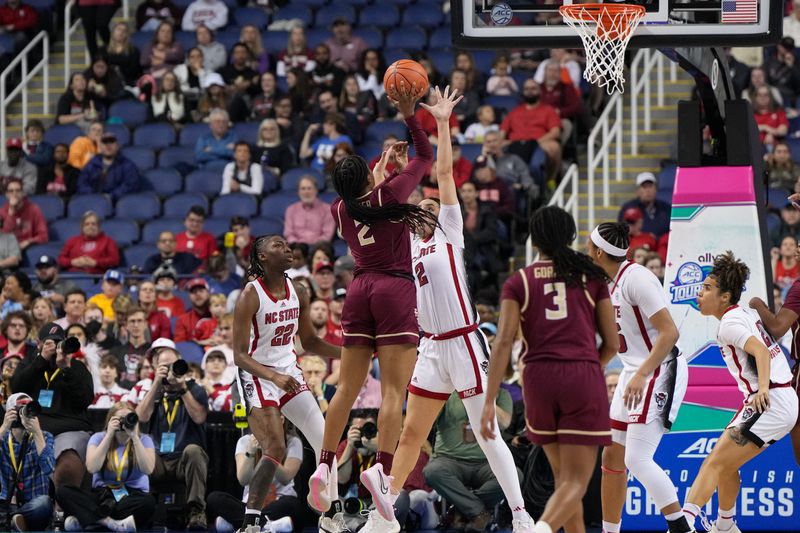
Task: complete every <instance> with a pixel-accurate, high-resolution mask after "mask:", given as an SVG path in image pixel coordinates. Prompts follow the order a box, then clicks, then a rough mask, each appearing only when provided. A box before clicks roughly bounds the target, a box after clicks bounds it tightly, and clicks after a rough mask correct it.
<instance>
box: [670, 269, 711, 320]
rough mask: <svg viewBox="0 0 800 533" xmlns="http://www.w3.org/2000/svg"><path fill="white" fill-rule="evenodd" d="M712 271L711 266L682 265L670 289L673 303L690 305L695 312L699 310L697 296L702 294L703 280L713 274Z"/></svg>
mask: <svg viewBox="0 0 800 533" xmlns="http://www.w3.org/2000/svg"><path fill="white" fill-rule="evenodd" d="M711 269H712V267H711V265H706V266H700V265H699V264H697V263H695V262H694V261H689V262H687V263H684V264H682V265H681V266H680V267H679V268H678V274H677V276H675V280H674V281H673V282H672V286H671V287H670V288H669V293H670V296H671V297H672V303H673V304H683V305H690V306H692V308H694V309H695V310H699V308H698V307H697V295H698V294H699V293H700V288H701V287H702V285H703V280H704V279H705V277H706V276H708V274H709V273H710V272H711Z"/></svg>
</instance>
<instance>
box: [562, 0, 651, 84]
mask: <svg viewBox="0 0 800 533" xmlns="http://www.w3.org/2000/svg"><path fill="white" fill-rule="evenodd" d="M559 11H560V12H561V15H562V16H563V17H564V22H566V23H567V24H568V25H569V26H570V27H571V28H572V29H574V30H575V31H576V32H578V35H579V36H580V38H581V40H582V41H583V47H584V48H585V49H586V69H585V70H584V71H583V77H584V78H585V79H586V81H588V82H589V83H593V84H595V85H597V86H598V87H605V88H606V92H607V93H608V94H612V93H613V92H614V91H619V92H624V91H625V74H624V70H625V49H626V48H627V47H628V42H629V41H630V40H631V36H632V35H633V32H634V31H635V30H636V27H637V26H638V25H639V22H640V21H641V20H642V18H643V17H644V15H645V10H644V8H643V7H641V6H637V5H625V4H610V5H604V4H572V5H567V6H562V7H561V8H560V9H559Z"/></svg>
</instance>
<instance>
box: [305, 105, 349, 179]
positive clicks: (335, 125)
mask: <svg viewBox="0 0 800 533" xmlns="http://www.w3.org/2000/svg"><path fill="white" fill-rule="evenodd" d="M331 98H333V96H331ZM321 128H322V136H321V137H319V138H317V139H316V140H315V141H314V143H313V144H311V136H312V135H314V134H315V133H316V132H318V131H319V130H320V124H311V125H310V126H309V127H308V129H307V130H306V134H305V135H304V136H303V142H302V143H301V144H300V158H301V159H309V158H312V157H313V159H312V161H311V167H312V168H315V169H317V170H320V171H321V170H323V169H324V168H325V164H326V163H327V162H328V159H330V158H331V157H333V152H334V148H335V147H336V145H337V144H339V143H347V144H349V145H351V146H352V145H353V141H352V139H350V137H349V136H347V135H346V134H345V131H346V130H345V122H344V117H343V116H342V115H341V114H339V113H335V112H331V113H327V114H326V115H325V120H324V122H323V123H322V125H321Z"/></svg>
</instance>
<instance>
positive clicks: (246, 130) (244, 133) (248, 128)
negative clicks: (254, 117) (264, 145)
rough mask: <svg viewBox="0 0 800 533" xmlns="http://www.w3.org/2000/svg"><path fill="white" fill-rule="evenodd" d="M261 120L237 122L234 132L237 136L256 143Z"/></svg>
mask: <svg viewBox="0 0 800 533" xmlns="http://www.w3.org/2000/svg"><path fill="white" fill-rule="evenodd" d="M260 125H261V123H260V122H237V123H236V124H234V125H233V132H234V133H235V134H236V138H237V139H239V140H242V141H244V142H247V143H250V145H255V144H256V143H257V142H258V127H259V126H260Z"/></svg>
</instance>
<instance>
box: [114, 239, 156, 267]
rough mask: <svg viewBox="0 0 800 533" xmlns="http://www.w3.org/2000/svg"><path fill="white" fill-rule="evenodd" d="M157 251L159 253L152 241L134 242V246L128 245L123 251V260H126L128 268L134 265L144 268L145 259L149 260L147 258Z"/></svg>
mask: <svg viewBox="0 0 800 533" xmlns="http://www.w3.org/2000/svg"><path fill="white" fill-rule="evenodd" d="M155 253H157V250H156V249H155V248H154V247H153V245H152V243H149V244H134V245H133V246H128V247H127V248H125V249H124V250H123V251H122V257H123V261H124V262H125V266H127V267H128V268H130V267H133V266H138V267H139V268H142V266H144V263H145V261H147V258H148V257H150V256H151V255H153V254H155Z"/></svg>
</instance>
